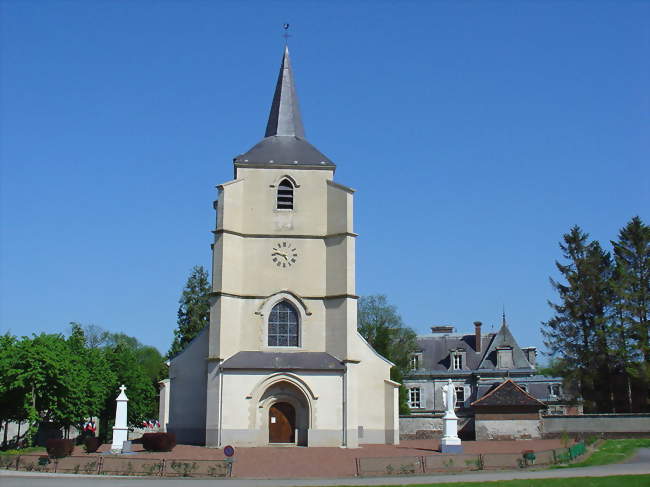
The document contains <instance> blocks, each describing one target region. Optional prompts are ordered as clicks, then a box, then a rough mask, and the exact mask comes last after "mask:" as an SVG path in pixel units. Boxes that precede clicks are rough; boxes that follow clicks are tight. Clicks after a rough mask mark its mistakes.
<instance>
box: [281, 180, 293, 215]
mask: <svg viewBox="0 0 650 487" xmlns="http://www.w3.org/2000/svg"><path fill="white" fill-rule="evenodd" d="M278 210H293V184H291V181H289V180H288V179H283V180H282V181H281V182H280V184H279V185H278Z"/></svg>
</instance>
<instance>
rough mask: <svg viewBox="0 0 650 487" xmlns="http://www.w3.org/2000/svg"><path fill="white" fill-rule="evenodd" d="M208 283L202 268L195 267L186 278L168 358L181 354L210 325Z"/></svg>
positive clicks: (206, 273)
mask: <svg viewBox="0 0 650 487" xmlns="http://www.w3.org/2000/svg"><path fill="white" fill-rule="evenodd" d="M210 291H211V287H210V281H209V279H208V272H207V271H206V270H205V269H204V268H203V266H195V267H194V268H193V269H192V272H191V273H190V276H189V277H188V278H187V282H186V283H185V287H184V288H183V292H182V294H181V297H180V299H179V303H180V306H179V308H178V320H177V324H178V326H177V328H176V329H175V330H174V341H173V342H172V345H171V347H170V349H169V352H167V356H168V357H173V356H174V355H177V354H179V353H180V352H182V351H183V350H184V349H185V347H186V346H187V344H188V343H189V342H191V341H192V340H193V339H194V337H195V336H196V335H198V334H199V332H200V331H201V330H202V329H203V328H205V327H206V326H207V325H208V324H209V323H210V301H209V297H210Z"/></svg>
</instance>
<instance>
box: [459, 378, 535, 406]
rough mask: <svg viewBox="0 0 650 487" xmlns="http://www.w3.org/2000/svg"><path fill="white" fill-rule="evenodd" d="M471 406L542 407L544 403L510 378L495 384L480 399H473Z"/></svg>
mask: <svg viewBox="0 0 650 487" xmlns="http://www.w3.org/2000/svg"><path fill="white" fill-rule="evenodd" d="M471 405H472V407H477V406H478V407H482V406H483V407H488V406H489V407H493V406H523V407H536V408H544V407H546V404H544V403H543V402H542V401H539V400H537V399H535V398H534V397H533V396H531V395H530V394H528V393H527V392H526V391H524V390H523V389H522V388H521V387H519V386H518V385H517V384H515V383H514V382H513V381H512V380H511V379H507V380H505V381H504V382H502V383H501V384H499V385H496V386H494V387H493V388H492V390H490V391H489V392H488V393H487V394H485V395H484V396H483V397H481V398H480V399H478V400H476V401H474V402H473V403H472V404H471Z"/></svg>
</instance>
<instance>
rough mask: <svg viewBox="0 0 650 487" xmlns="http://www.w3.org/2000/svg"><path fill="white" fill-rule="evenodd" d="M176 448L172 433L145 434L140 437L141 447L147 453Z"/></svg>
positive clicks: (174, 436) (174, 437)
mask: <svg viewBox="0 0 650 487" xmlns="http://www.w3.org/2000/svg"><path fill="white" fill-rule="evenodd" d="M175 446H176V435H175V434H174V433H145V434H144V435H142V447H143V448H144V449H145V450H148V451H172V449H173V448H174V447H175Z"/></svg>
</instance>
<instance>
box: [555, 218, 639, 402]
mask: <svg viewBox="0 0 650 487" xmlns="http://www.w3.org/2000/svg"><path fill="white" fill-rule="evenodd" d="M611 243H612V246H613V250H614V258H612V255H611V254H610V253H609V252H607V251H606V250H604V249H603V248H602V247H601V245H600V243H599V242H597V241H591V240H590V239H589V235H588V234H587V233H585V232H583V231H582V229H580V227H578V226H574V227H573V228H571V229H570V231H569V233H567V234H565V235H564V236H563V241H562V242H561V243H560V249H561V250H562V256H563V258H564V261H563V262H556V267H557V269H558V271H559V272H560V274H561V275H562V278H563V279H562V281H558V280H554V279H551V284H552V286H553V288H554V289H555V290H556V292H557V293H558V296H559V298H560V299H559V302H557V303H554V302H549V305H550V306H551V308H552V309H553V311H554V316H553V317H552V318H551V319H550V320H549V321H547V322H545V323H543V329H542V333H543V335H544V338H545V345H546V346H547V348H548V349H549V351H550V353H551V355H552V356H554V357H556V358H558V359H560V360H558V361H556V364H562V366H563V370H562V375H564V376H565V377H567V378H570V379H572V380H574V381H575V382H577V384H578V387H579V391H580V394H581V395H582V397H583V399H584V401H585V410H587V411H598V412H610V411H613V412H616V411H621V410H627V411H632V410H648V409H649V404H648V383H650V381H649V380H648V379H649V377H648V370H649V363H650V360H649V359H650V353H649V352H650V350H648V304H649V297H650V284H649V275H650V227H648V226H647V225H645V224H644V223H643V222H642V221H641V219H640V218H639V217H635V218H633V219H632V220H631V221H630V222H629V223H628V224H627V225H626V226H625V227H624V228H623V229H622V230H621V231H620V233H619V239H618V240H617V241H613V242H611Z"/></svg>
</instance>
